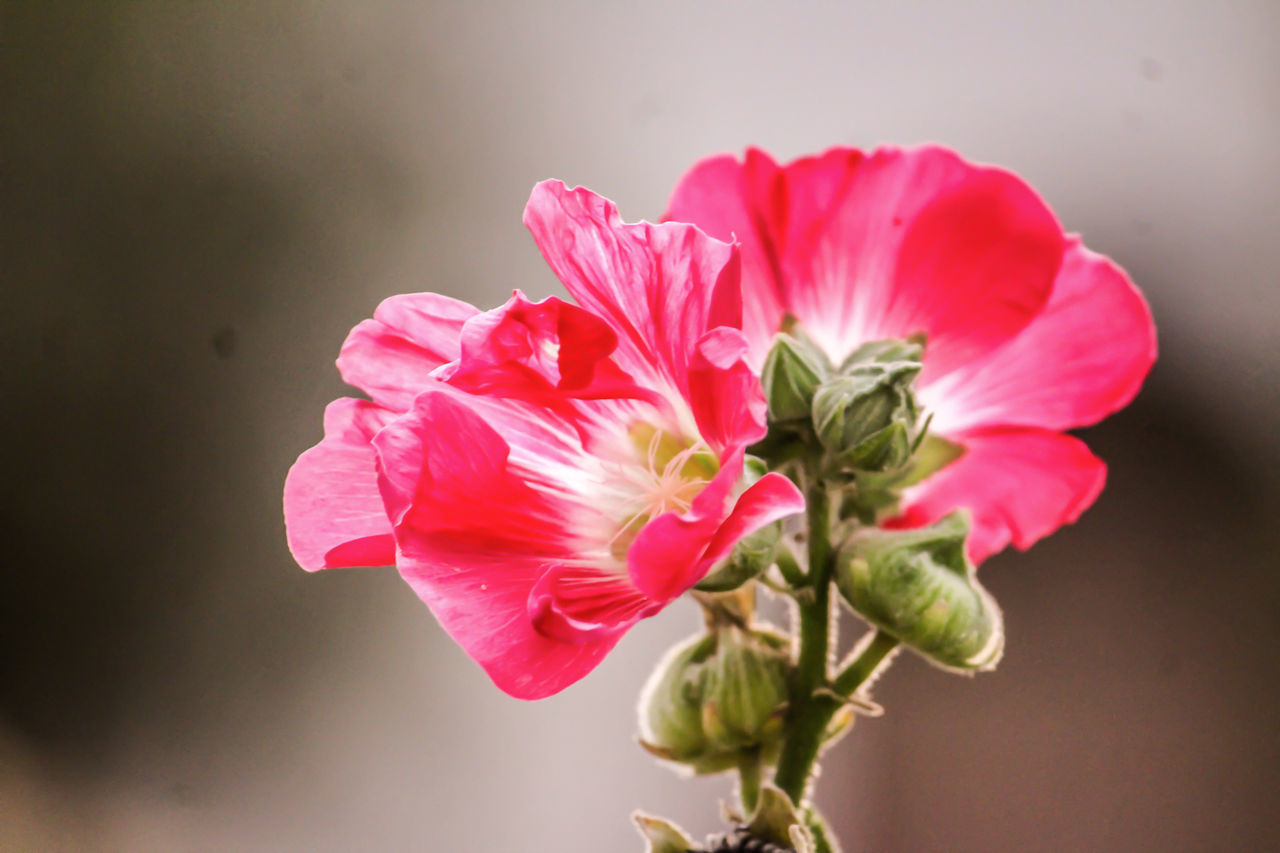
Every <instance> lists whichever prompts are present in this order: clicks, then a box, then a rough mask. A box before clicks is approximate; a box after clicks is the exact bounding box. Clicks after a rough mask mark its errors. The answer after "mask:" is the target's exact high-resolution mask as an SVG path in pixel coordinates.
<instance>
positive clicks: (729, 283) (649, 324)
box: [524, 181, 742, 399]
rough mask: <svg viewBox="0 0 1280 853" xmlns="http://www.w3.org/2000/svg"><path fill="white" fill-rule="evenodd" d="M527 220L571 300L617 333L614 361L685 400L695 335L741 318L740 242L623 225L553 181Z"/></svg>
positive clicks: (680, 229)
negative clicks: (737, 249) (735, 244)
mask: <svg viewBox="0 0 1280 853" xmlns="http://www.w3.org/2000/svg"><path fill="white" fill-rule="evenodd" d="M524 221H525V225H527V226H528V228H529V230H530V232H531V233H532V234H533V237H534V240H535V242H537V244H538V248H539V249H540V250H541V251H542V255H543V257H544V258H546V261H547V263H548V265H550V267H551V269H552V270H553V271H554V272H555V274H556V275H557V277H559V279H560V280H561V281H562V282H564V285H565V287H566V288H568V290H569V292H570V293H571V294H572V295H573V297H574V299H576V300H577V301H578V303H579V304H580V305H582V306H583V307H584V308H586V309H587V310H589V311H591V312H592V313H593V314H596V315H598V316H599V317H601V318H602V319H603V320H604V321H605V322H607V323H608V324H609V325H610V326H612V327H613V329H614V331H615V332H616V333H617V335H618V349H617V353H616V359H617V361H618V364H619V366H620V367H622V369H623V370H625V371H627V372H628V373H629V374H630V375H631V376H633V377H634V378H635V379H636V381H637V382H640V383H641V384H644V385H647V386H648V387H651V388H653V389H654V390H660V389H662V388H664V387H666V388H670V389H671V390H673V391H675V392H676V393H678V394H679V395H681V396H683V397H685V398H686V399H687V398H688V393H689V384H688V368H689V360H690V358H691V357H692V355H693V352H694V348H695V345H696V343H697V341H698V339H699V338H701V337H702V336H703V335H704V334H705V333H706V332H707V331H708V330H710V329H712V328H715V327H716V326H725V325H727V326H733V327H737V326H739V325H741V320H742V300H741V291H740V281H739V275H740V272H739V262H738V254H737V251H736V249H735V248H734V247H733V246H730V245H728V244H726V243H723V242H721V241H719V240H714V239H712V238H710V237H708V236H707V235H706V234H704V233H702V232H701V231H699V230H698V229H697V228H695V227H693V226H691V225H684V224H679V223H665V224H662V225H654V224H651V223H648V222H640V223H637V224H625V223H623V221H622V219H621V218H620V217H619V216H618V211H617V208H615V207H614V205H613V203H612V202H610V201H609V200H607V199H605V198H602V197H600V196H598V195H596V194H595V193H592V192H591V191H590V190H587V189H584V188H582V187H578V188H576V189H572V190H570V189H567V188H566V187H565V186H564V184H562V183H561V182H559V181H543V182H542V183H540V184H538V185H537V186H536V187H534V189H533V194H532V195H531V196H530V198H529V204H528V206H527V207H526V208H525V214H524Z"/></svg>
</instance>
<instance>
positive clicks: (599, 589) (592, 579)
mask: <svg viewBox="0 0 1280 853" xmlns="http://www.w3.org/2000/svg"><path fill="white" fill-rule="evenodd" d="M663 604H665V602H660V601H654V600H653V599H651V598H649V597H648V596H647V595H645V594H644V593H642V592H640V590H638V589H636V588H635V586H633V585H632V583H631V581H630V579H629V578H628V577H627V576H626V575H620V574H617V573H614V572H606V571H601V570H599V569H592V568H588V567H582V566H563V565H556V566H548V567H547V568H546V569H544V570H543V572H542V573H541V575H540V576H539V577H538V581H537V583H535V584H534V586H533V589H532V590H531V591H530V593H529V616H530V618H531V619H532V621H533V627H534V628H535V629H536V630H537V631H538V633H539V634H542V635H543V636H546V637H551V638H552V639H556V640H561V641H563V642H566V643H572V644H574V645H582V644H584V643H591V642H597V641H600V640H606V639H608V638H610V637H614V636H617V635H619V634H621V633H622V632H624V631H626V630H627V629H628V628H630V627H631V626H632V625H634V624H635V623H636V622H638V621H639V620H640V619H643V618H644V617H646V616H652V615H653V614H654V613H657V612H658V611H659V610H661V609H662V606H663Z"/></svg>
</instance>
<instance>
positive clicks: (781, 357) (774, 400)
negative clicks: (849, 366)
mask: <svg viewBox="0 0 1280 853" xmlns="http://www.w3.org/2000/svg"><path fill="white" fill-rule="evenodd" d="M830 374H831V362H830V361H829V360H828V359H827V356H826V354H825V353H823V352H822V350H821V349H819V348H818V346H817V345H816V344H815V343H813V342H812V341H810V340H809V339H808V338H807V337H805V336H804V334H803V333H802V332H799V330H796V332H795V334H786V333H782V334H779V335H778V336H777V337H776V338H774V342H773V348H772V349H771V350H769V355H768V356H767V357H766V358H765V361H764V368H763V370H762V372H761V383H762V384H763V385H764V395H765V399H766V400H768V401H769V419H770V420H772V421H780V422H784V421H800V420H804V419H806V418H808V417H809V414H810V412H811V411H812V404H813V394H814V391H816V390H817V388H818V385H819V384H821V383H822V381H823V380H825V379H826V378H827V377H828V376H829V375H830Z"/></svg>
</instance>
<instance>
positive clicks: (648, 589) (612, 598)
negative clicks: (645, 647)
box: [285, 181, 803, 699]
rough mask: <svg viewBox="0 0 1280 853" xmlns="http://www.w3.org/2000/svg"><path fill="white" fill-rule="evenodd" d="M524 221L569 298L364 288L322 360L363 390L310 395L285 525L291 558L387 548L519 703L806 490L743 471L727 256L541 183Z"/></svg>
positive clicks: (752, 412)
mask: <svg viewBox="0 0 1280 853" xmlns="http://www.w3.org/2000/svg"><path fill="white" fill-rule="evenodd" d="M525 223H526V224H527V225H528V227H529V229H530V230H531V231H532V232H533V236H534V240H535V241H536V242H537V244H538V247H539V248H540V249H541V250H542V253H543V256H544V257H545V258H546V260H547V262H548V263H549V264H550V265H551V267H552V269H553V270H554V271H555V272H556V274H557V275H558V276H559V277H560V279H561V281H563V282H564V285H565V287H567V288H568V290H569V292H570V293H571V294H572V295H573V296H574V298H575V299H576V300H577V301H578V303H579V305H572V304H569V303H566V302H563V301H561V300H559V299H555V298H549V299H546V300H544V301H542V302H536V303H534V302H529V301H528V300H527V299H525V297H524V296H523V295H522V294H521V293H519V292H518V291H517V292H516V294H515V295H514V296H513V297H512V299H511V300H510V301H509V302H508V303H507V304H506V305H504V306H502V307H501V308H498V309H496V310H494V311H489V312H484V313H481V312H480V311H478V310H477V309H475V308H473V307H471V306H470V305H467V304H465V303H462V302H458V301H456V300H453V299H449V298H447V297H443V296H438V295H435V294H430V293H424V294H409V295H404V296H396V297H392V298H391V299H388V300H386V301H385V302H383V303H382V305H380V306H379V307H378V310H377V311H376V312H375V313H374V317H373V319H372V320H366V321H364V322H363V323H361V324H360V325H358V326H356V327H355V329H353V330H352V332H351V335H350V337H348V339H347V342H346V344H345V345H344V346H343V348H342V353H341V356H340V357H339V359H338V367H339V369H340V371H341V372H342V375H343V378H344V379H346V381H348V382H349V383H351V384H353V385H356V386H358V387H360V388H362V389H363V390H365V391H366V392H368V394H369V395H370V397H372V398H373V399H372V401H368V400H355V399H341V400H336V401H334V402H333V403H331V404H330V406H329V408H328V410H327V411H326V413H325V437H324V440H323V441H321V442H320V444H318V445H316V446H315V447H313V448H311V449H310V450H308V451H307V452H305V453H303V454H302V456H300V457H299V459H298V461H297V463H296V464H295V465H294V466H293V469H292V470H291V471H290V472H289V477H288V480H287V482H286V483H285V520H286V524H287V527H288V534H289V544H290V548H291V549H292V551H293V554H294V556H295V557H296V558H297V560H298V562H299V563H300V564H301V565H302V566H303V568H305V569H308V570H316V569H323V568H335V567H342V566H360V565H379V564H386V563H391V562H394V563H395V564H396V566H397V567H398V569H399V571H400V574H401V575H402V576H403V577H404V579H405V580H406V581H408V583H409V585H410V586H411V587H413V589H414V591H416V592H417V593H418V595H419V596H420V597H421V598H422V600H423V601H424V602H426V604H427V606H428V607H430V608H431V610H432V612H433V613H434V614H435V615H436V617H437V619H439V621H440V623H441V625H443V626H444V628H445V630H446V631H447V632H448V633H449V634H450V635H451V636H452V637H453V638H454V639H455V640H456V641H457V642H458V643H459V644H460V645H461V646H462V648H463V649H464V650H465V651H466V652H467V653H468V654H469V655H471V657H473V658H474V659H475V660H476V661H477V662H478V663H479V664H480V665H481V666H483V667H484V669H485V670H486V671H487V672H488V674H489V675H490V677H491V678H492V679H493V680H494V682H495V683H496V684H497V685H498V686H499V687H500V688H502V689H503V690H505V691H506V692H508V693H510V694H511V695H513V696H517V697H520V698H525V699H536V698H540V697H543V696H547V695H550V694H552V693H555V692H557V691H559V690H561V689H563V688H564V687H566V686H568V685H569V684H571V683H573V682H574V681H576V680H578V679H579V678H581V677H583V676H584V675H586V674H587V673H588V672H589V671H591V669H593V668H594V667H595V666H596V664H598V663H599V662H600V660H601V659H602V658H603V657H604V655H605V654H606V653H608V651H609V650H610V649H611V648H612V647H613V646H614V644H615V643H616V642H617V641H618V639H619V638H620V637H621V635H622V634H623V632H625V631H626V630H627V629H628V628H630V627H631V626H632V625H634V624H635V623H636V622H637V621H638V620H640V619H642V618H644V617H646V616H650V615H652V614H653V613H656V612H657V611H658V610H660V609H662V607H664V606H665V605H666V604H667V603H668V602H670V601H671V600H672V599H674V598H675V597H677V596H678V595H680V594H681V593H682V592H684V591H685V590H687V589H688V588H689V587H690V586H692V585H693V584H694V583H696V582H697V581H698V580H700V579H701V578H702V577H703V576H704V575H705V574H706V573H707V572H708V570H709V569H710V568H711V566H712V564H713V563H715V562H716V561H717V560H719V559H721V558H722V557H724V556H725V555H727V554H728V552H729V551H730V550H731V549H732V547H733V545H734V544H735V543H736V542H737V540H738V539H740V538H741V537H742V536H744V535H746V534H747V533H750V532H752V531H753V530H756V529H758V528H759V527H761V526H763V525H765V524H768V523H771V522H773V521H775V520H777V519H778V518H781V517H783V516H786V515H790V514H792V513H795V512H798V511H800V510H801V509H802V508H803V500H802V498H801V496H800V494H799V492H798V491H797V490H796V488H795V486H793V485H792V484H791V482H790V481H789V480H787V479H786V478H785V477H782V476H780V475H777V474H766V475H765V476H763V477H761V478H759V479H758V480H756V481H755V482H754V483H752V482H750V481H749V478H748V477H747V476H746V475H745V473H744V449H745V448H746V446H747V445H749V444H751V443H753V442H755V441H757V440H759V439H760V438H761V437H762V436H763V435H764V432H765V423H764V408H765V407H764V400H763V395H762V392H761V390H760V386H759V381H758V379H757V378H756V377H755V375H754V373H753V372H752V370H751V369H750V367H749V366H748V365H747V363H746V360H745V358H746V354H747V351H748V345H747V340H746V338H745V337H744V336H743V334H742V332H741V331H740V329H739V327H740V325H741V312H742V302H741V292H740V282H739V263H738V257H737V252H736V249H735V248H734V247H732V246H730V245H728V244H726V243H722V242H719V241H717V240H713V239H710V238H708V237H707V236H706V235H705V234H703V233H702V232H700V231H699V230H698V229H697V228H695V227H693V226H690V225H682V224H674V223H673V224H664V225H652V224H649V223H640V224H636V225H629V224H624V223H623V222H622V221H621V220H620V219H619V217H618V214H617V211H616V209H615V208H614V206H613V205H612V204H611V203H610V202H608V201H607V200H605V199H603V198H600V197H599V196H597V195H594V194H593V193H591V192H589V191H587V190H585V189H581V188H579V189H574V190H568V189H566V188H565V187H564V185H563V184H561V183H559V182H550V181H548V182H545V183H542V184H539V185H538V186H537V187H536V188H535V189H534V191H533V195H532V197H531V198H530V200H529V204H528V207H527V208H526V210H525ZM579 306H581V307H579Z"/></svg>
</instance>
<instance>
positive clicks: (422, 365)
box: [338, 293, 479, 412]
mask: <svg viewBox="0 0 1280 853" xmlns="http://www.w3.org/2000/svg"><path fill="white" fill-rule="evenodd" d="M477 313H479V312H478V309H476V308H475V307H474V306H472V305H468V304H467V303H465V302H460V301H458V300H457V299H450V298H449V297H447V296H441V295H440V294H438V293H406V294H403V295H400V296H392V297H391V298H389V299H385V300H383V302H382V304H381V305H379V306H378V308H377V310H376V311H374V313H373V319H372V320H365V321H363V322H362V323H360V324H359V325H357V326H356V327H355V328H354V329H352V330H351V334H349V335H348V336H347V340H346V342H345V343H344V344H343V345H342V352H341V353H340V354H339V355H338V371H339V372H340V373H341V374H342V378H343V380H344V381H346V382H347V383H348V384H350V385H354V386H356V387H357V388H359V389H361V390H362V391H364V392H365V393H366V394H368V395H369V396H370V397H372V398H373V399H374V401H375V402H377V403H379V404H381V405H383V406H386V407H387V408H389V409H394V410H396V411H399V412H403V411H407V410H408V408H409V406H410V404H411V403H412V402H413V398H414V397H415V396H416V395H417V393H418V392H419V391H421V390H422V389H423V388H424V387H425V385H426V379H427V377H428V376H429V375H430V373H431V371H433V370H435V369H436V368H437V367H439V366H440V365H442V364H444V363H446V362H450V361H453V360H454V359H456V358H457V357H458V355H459V353H460V338H461V335H462V327H463V324H464V323H465V322H466V321H467V320H468V319H469V318H471V317H472V316H474V315H475V314H477Z"/></svg>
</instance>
